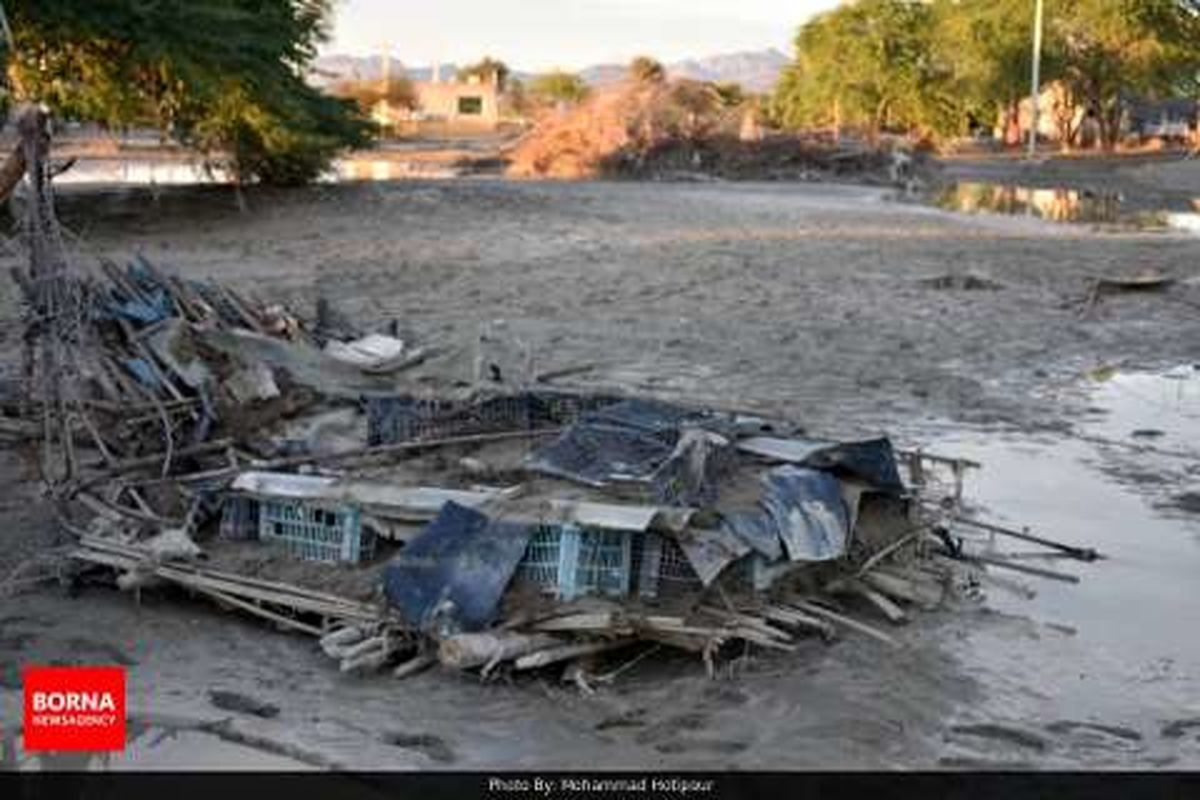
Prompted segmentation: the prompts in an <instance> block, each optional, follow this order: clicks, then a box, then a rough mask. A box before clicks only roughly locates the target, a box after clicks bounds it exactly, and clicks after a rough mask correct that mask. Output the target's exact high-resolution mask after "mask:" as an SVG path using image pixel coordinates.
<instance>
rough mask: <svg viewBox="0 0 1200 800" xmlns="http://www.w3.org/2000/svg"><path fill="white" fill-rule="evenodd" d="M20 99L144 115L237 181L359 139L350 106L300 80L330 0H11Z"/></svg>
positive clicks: (278, 171) (13, 73) (306, 170)
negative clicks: (221, 164)
mask: <svg viewBox="0 0 1200 800" xmlns="http://www.w3.org/2000/svg"><path fill="white" fill-rule="evenodd" d="M6 8H7V10H8V14H9V21H10V23H11V27H12V29H13V35H14V39H15V46H14V48H13V49H12V51H11V52H6V53H5V56H6V73H7V77H8V80H9V84H10V87H11V91H12V94H13V95H14V96H15V98H16V99H19V100H32V101H38V102H44V103H46V104H48V105H49V106H50V107H51V108H52V109H54V110H55V112H56V113H59V114H61V115H64V116H68V117H72V118H76V119H81V120H93V121H97V122H101V123H103V124H106V125H109V126H113V127H125V126H133V125H144V124H149V125H153V126H156V127H158V128H159V129H160V130H162V131H163V132H164V133H166V134H167V135H169V136H171V137H173V138H175V139H176V140H178V141H180V142H182V143H184V144H187V145H189V146H194V147H197V148H199V149H201V150H203V151H204V152H206V153H207V154H209V155H211V156H213V157H214V158H217V157H221V156H223V157H226V158H228V160H229V163H228V166H229V167H230V169H232V171H233V172H234V173H235V175H236V176H237V177H238V178H239V179H240V180H261V181H264V182H270V183H284V184H290V183H298V182H303V181H307V180H311V179H312V178H313V177H315V176H316V175H318V174H319V173H320V172H321V171H323V170H324V169H325V168H326V167H327V166H328V163H329V161H330V159H331V158H332V157H333V155H334V154H336V153H337V152H338V151H339V150H340V149H342V148H344V147H347V146H358V145H362V144H364V143H365V142H366V141H367V136H368V132H369V125H368V123H367V122H366V120H365V119H364V118H363V117H362V116H361V114H359V113H358V111H357V110H356V108H355V106H354V104H353V103H352V102H350V101H347V100H342V99H337V98H333V97H329V96H326V95H323V94H321V93H320V92H318V91H317V90H316V89H314V88H312V87H311V86H309V85H308V84H307V83H306V82H305V81H304V79H303V74H304V71H305V69H306V68H307V66H308V64H309V63H310V62H311V61H312V59H313V58H314V57H315V56H316V51H317V46H318V44H319V43H320V42H322V41H323V40H324V38H325V37H326V35H327V24H328V21H329V19H330V15H331V3H330V0H205V1H204V2H191V0H156V1H155V2H145V1H144V2H129V0H8V2H6Z"/></svg>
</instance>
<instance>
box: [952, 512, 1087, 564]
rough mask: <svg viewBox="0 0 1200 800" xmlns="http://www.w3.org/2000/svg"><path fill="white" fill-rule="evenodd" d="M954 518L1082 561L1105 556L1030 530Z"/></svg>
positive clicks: (965, 523)
mask: <svg viewBox="0 0 1200 800" xmlns="http://www.w3.org/2000/svg"><path fill="white" fill-rule="evenodd" d="M953 519H954V521H955V522H958V523H961V524H963V525H970V526H972V527H974V528H980V529H982V530H985V531H990V532H992V533H998V534H1000V535H1002V536H1008V537H1011V538H1013V539H1020V540H1021V541H1023V542H1032V543H1033V544H1040V545H1044V546H1046V547H1049V548H1052V549H1054V550H1059V551H1061V552H1063V553H1066V554H1067V555H1069V556H1071V557H1072V558H1077V559H1079V560H1080V561H1096V560H1098V559H1101V558H1104V556H1102V555H1100V554H1099V553H1097V552H1096V551H1095V550H1093V549H1092V548H1090V547H1076V546H1074V545H1070V544H1063V543H1062V542H1056V541H1053V540H1051V539H1043V538H1042V537H1040V536H1034V535H1033V534H1032V533H1029V532H1028V531H1015V530H1013V529H1011V528H1002V527H1000V526H999V525H993V524H991V523H990V522H980V521H979V520H975V519H967V518H966V517H954V518H953Z"/></svg>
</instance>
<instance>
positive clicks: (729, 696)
mask: <svg viewBox="0 0 1200 800" xmlns="http://www.w3.org/2000/svg"><path fill="white" fill-rule="evenodd" d="M704 699H705V700H707V701H711V702H712V704H713V705H718V706H744V705H746V703H748V702H750V695H748V694H746V693H745V692H744V691H742V690H741V689H739V688H738V687H736V686H730V685H729V684H716V685H713V686H709V687H708V688H706V689H705V690H704Z"/></svg>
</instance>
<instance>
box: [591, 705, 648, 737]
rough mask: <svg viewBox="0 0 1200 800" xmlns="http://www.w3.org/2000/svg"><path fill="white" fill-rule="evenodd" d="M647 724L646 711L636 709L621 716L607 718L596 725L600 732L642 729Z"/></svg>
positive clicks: (615, 715)
mask: <svg viewBox="0 0 1200 800" xmlns="http://www.w3.org/2000/svg"><path fill="white" fill-rule="evenodd" d="M645 724H646V709H644V708H635V709H633V710H632V711H626V712H623V713H621V714H614V715H613V716H611V717H605V718H604V719H602V720H600V721H599V722H597V723H596V725H595V729H596V730H598V731H608V730H612V729H614V728H641V727H643V726H644V725H645Z"/></svg>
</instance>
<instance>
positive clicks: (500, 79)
mask: <svg viewBox="0 0 1200 800" xmlns="http://www.w3.org/2000/svg"><path fill="white" fill-rule="evenodd" d="M511 72H512V71H511V70H510V69H509V68H508V64H505V63H504V62H503V61H501V60H500V59H498V58H492V57H491V56H484V57H483V58H482V59H480V60H479V61H477V62H475V63H474V64H468V65H467V66H465V67H461V68H460V69H459V70H458V76H457V77H458V79H459V80H460V81H466V80H470V79H471V78H477V79H479V80H481V81H486V80H490V79H491V78H492V76H495V78H496V86H497V87H498V88H499V89H500V91H504V89H505V87H506V86H507V85H508V77H509V75H510V74H511Z"/></svg>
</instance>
